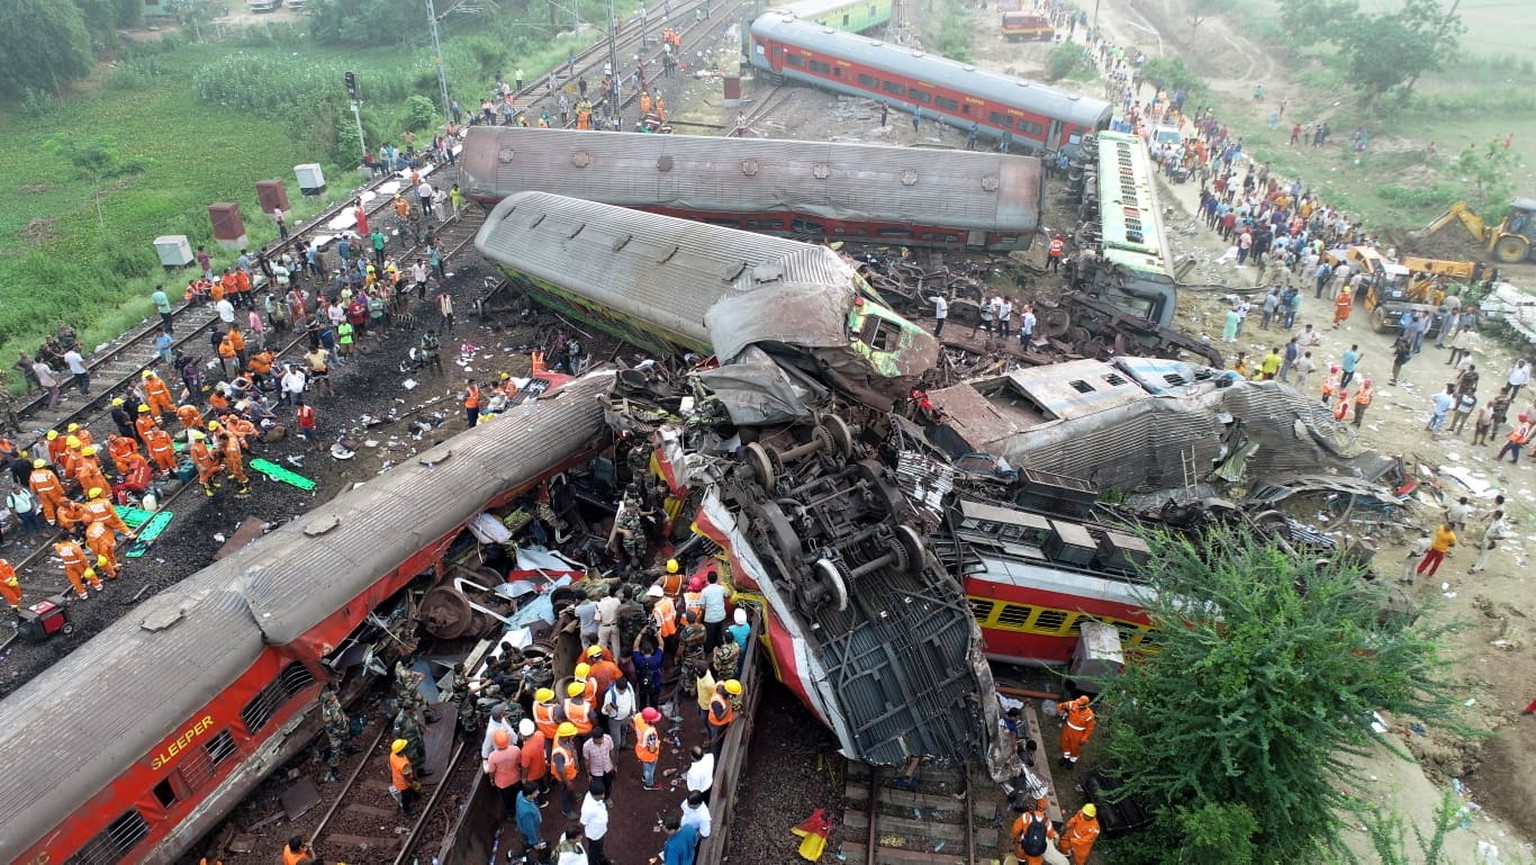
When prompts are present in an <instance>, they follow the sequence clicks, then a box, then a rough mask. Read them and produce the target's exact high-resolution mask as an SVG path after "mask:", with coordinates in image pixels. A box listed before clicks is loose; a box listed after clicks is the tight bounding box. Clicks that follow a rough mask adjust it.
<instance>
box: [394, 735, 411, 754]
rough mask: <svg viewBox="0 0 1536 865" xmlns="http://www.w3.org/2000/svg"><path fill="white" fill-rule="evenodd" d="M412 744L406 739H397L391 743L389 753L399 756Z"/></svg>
mask: <svg viewBox="0 0 1536 865" xmlns="http://www.w3.org/2000/svg"><path fill="white" fill-rule="evenodd" d="M410 744H411V743H410V742H407V741H405V740H404V739H396V740H395V741H393V742H390V743H389V753H391V754H398V753H400V752H401V751H404V750H405V749H406V748H407V747H409V746H410Z"/></svg>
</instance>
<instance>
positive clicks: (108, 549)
mask: <svg viewBox="0 0 1536 865" xmlns="http://www.w3.org/2000/svg"><path fill="white" fill-rule="evenodd" d="M85 546H86V549H89V550H90V551H91V552H92V553H95V554H96V568H97V569H98V570H100V571H101V572H102V573H103V574H106V575H107V579H109V580H115V579H117V538H116V537H115V536H114V535H113V534H112V529H111V528H110V527H109V526H108V525H107V524H106V522H94V523H91V524H90V525H89V526H86V529H85Z"/></svg>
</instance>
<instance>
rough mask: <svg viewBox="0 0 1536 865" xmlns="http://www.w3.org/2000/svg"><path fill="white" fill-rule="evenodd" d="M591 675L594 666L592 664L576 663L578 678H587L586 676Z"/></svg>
mask: <svg viewBox="0 0 1536 865" xmlns="http://www.w3.org/2000/svg"><path fill="white" fill-rule="evenodd" d="M590 675H592V667H591V666H590V665H587V664H577V665H576V678H578V679H585V678H586V677H588V676H590Z"/></svg>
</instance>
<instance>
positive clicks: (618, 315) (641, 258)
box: [475, 192, 939, 410]
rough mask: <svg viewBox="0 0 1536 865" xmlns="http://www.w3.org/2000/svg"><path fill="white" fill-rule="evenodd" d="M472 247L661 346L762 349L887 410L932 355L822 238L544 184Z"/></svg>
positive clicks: (730, 353)
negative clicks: (625, 204)
mask: <svg viewBox="0 0 1536 865" xmlns="http://www.w3.org/2000/svg"><path fill="white" fill-rule="evenodd" d="M475 246H476V247H477V248H478V249H479V250H480V252H481V253H482V254H484V255H485V256H486V257H487V258H489V259H490V260H492V261H494V262H496V263H497V264H498V265H499V266H500V267H501V269H502V270H503V271H504V272H505V273H506V274H507V276H508V277H509V278H510V279H511V280H512V282H513V284H514V285H516V286H517V287H518V288H520V289H522V290H523V291H525V292H527V293H528V294H529V295H530V296H532V297H533V298H535V299H536V300H538V301H539V302H540V303H542V304H544V305H546V306H548V307H550V308H552V309H555V310H556V311H558V312H561V313H564V314H566V315H570V316H572V317H574V318H578V319H580V320H582V321H585V322H588V323H589V324H591V325H593V326H594V327H598V328H600V329H602V330H604V331H607V332H608V333H611V334H613V335H614V336H617V337H619V338H620V339H624V340H627V341H629V342H631V343H633V344H635V345H637V346H640V347H642V348H644V349H646V350H648V351H651V352H652V353H654V354H669V353H671V352H673V351H675V350H678V349H682V350H685V351H691V352H697V353H699V354H701V355H709V354H714V355H715V356H717V357H718V358H719V359H720V361H721V362H722V363H729V362H730V361H732V360H734V359H736V358H737V357H738V356H740V355H742V354H743V353H744V352H745V351H746V350H747V349H748V348H757V349H760V350H762V351H765V352H767V353H768V354H770V355H772V356H773V357H774V358H775V359H777V360H779V361H781V362H783V363H785V364H787V365H789V366H793V367H796V368H798V369H801V370H803V371H804V372H806V373H808V374H809V375H811V376H813V377H815V378H818V379H821V380H823V381H825V382H827V383H829V384H831V385H833V386H835V387H837V388H839V389H840V390H842V391H844V392H845V393H848V394H850V395H853V396H856V397H857V398H858V399H859V400H861V401H863V402H865V403H866V404H869V405H871V406H874V407H877V408H881V409H883V410H888V409H889V408H890V407H891V406H892V405H893V404H894V403H895V401H896V400H899V399H902V398H904V397H905V396H906V395H907V393H908V392H909V391H910V389H911V388H912V387H913V386H914V385H915V384H916V383H917V382H918V380H919V379H920V378H921V376H922V375H923V373H925V372H927V371H928V370H929V369H931V368H932V367H933V365H934V363H935V362H936V361H937V359H938V352H939V346H938V341H937V340H935V339H934V338H933V335H932V334H930V333H928V332H927V331H925V330H923V329H921V328H919V327H917V326H916V325H914V324H912V323H911V322H909V321H907V320H906V319H904V318H902V317H901V316H899V315H897V314H896V313H895V312H893V311H892V310H891V309H889V308H888V307H886V306H885V305H884V304H883V303H882V302H881V301H880V298H879V296H878V295H877V294H875V292H874V291H872V290H871V289H870V288H869V286H868V285H867V284H866V283H865V282H864V280H863V278H862V277H860V276H859V275H858V273H857V271H856V270H855V269H854V267H853V266H852V265H851V264H849V263H848V262H846V261H845V260H843V258H842V257H841V256H839V255H838V254H837V253H836V252H833V251H832V250H830V249H828V248H826V247H823V246H813V245H810V244H805V243H796V242H794V241H791V240H783V239H780V238H775V237H763V236H760V235H756V234H750V233H748V232H744V231H736V230H733V229H729V228H720V227H718V226H713V225H702V224H699V223H696V222H690V221H688V220H685V219H676V218H673V217H670V216H658V215H655V214H650V213H639V212H636V211H633V210H626V209H624V208H622V207H614V206H612V205H607V204H596V203H593V202H589V201H580V200H577V199H574V198H566V197H564V196H560V195H550V194H548V193H543V192H524V193H519V194H517V195H513V196H511V197H509V198H508V199H507V200H505V201H503V202H502V203H501V204H499V205H497V206H496V209H495V210H494V211H492V213H491V215H490V217H489V218H487V219H486V222H485V225H484V226H483V227H482V228H481V229H480V234H479V235H477V236H476V238H475Z"/></svg>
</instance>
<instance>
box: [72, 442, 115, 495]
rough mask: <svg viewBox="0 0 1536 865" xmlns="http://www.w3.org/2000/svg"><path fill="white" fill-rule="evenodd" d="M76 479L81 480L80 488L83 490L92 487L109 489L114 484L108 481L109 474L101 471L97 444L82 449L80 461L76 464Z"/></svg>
mask: <svg viewBox="0 0 1536 865" xmlns="http://www.w3.org/2000/svg"><path fill="white" fill-rule="evenodd" d="M75 480H76V481H79V482H80V489H83V490H88V489H90V488H91V487H100V488H102V489H107V488H108V487H110V486H112V485H111V484H109V483H107V476H106V475H104V474H102V473H101V463H100V462H99V461H97V459H96V446H95V445H86V446H85V447H83V448H81V449H80V462H79V464H78V465H76V466H75Z"/></svg>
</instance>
